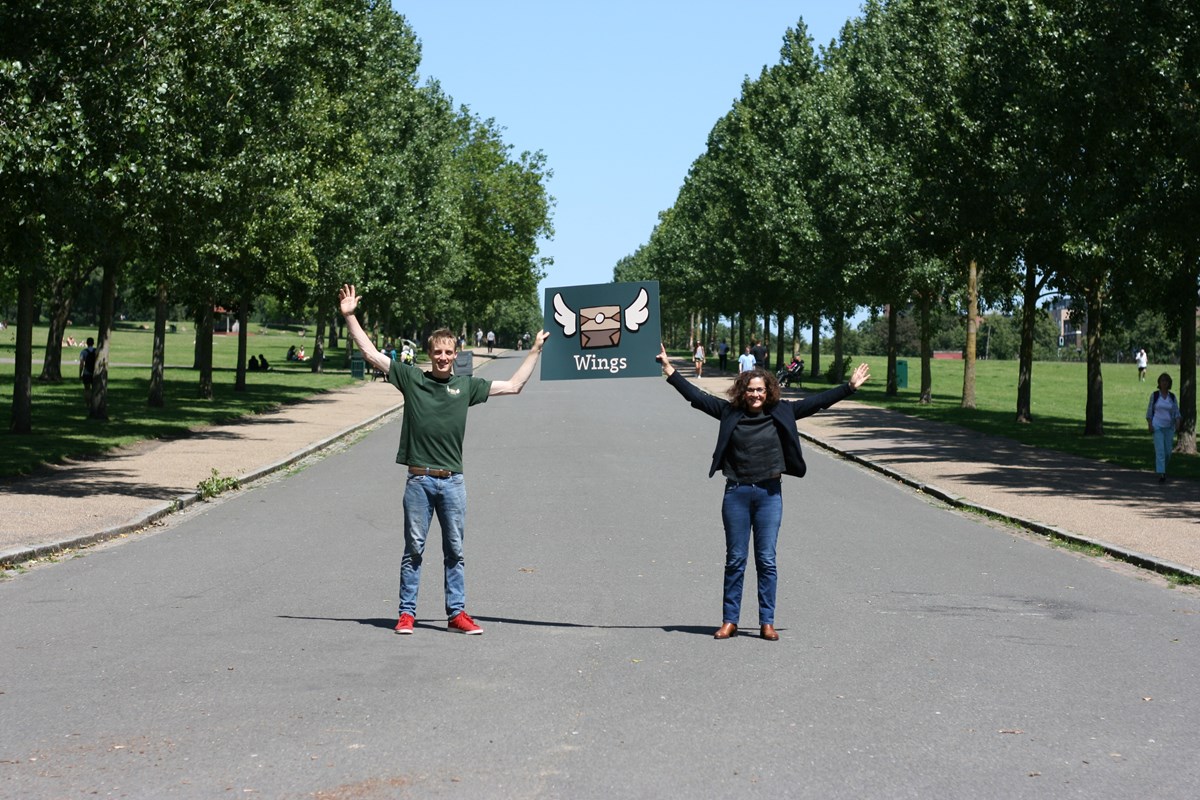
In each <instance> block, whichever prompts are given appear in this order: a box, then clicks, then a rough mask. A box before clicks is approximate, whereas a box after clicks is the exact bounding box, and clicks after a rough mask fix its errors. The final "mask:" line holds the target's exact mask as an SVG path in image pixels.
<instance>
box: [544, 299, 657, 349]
mask: <svg viewBox="0 0 1200 800" xmlns="http://www.w3.org/2000/svg"><path fill="white" fill-rule="evenodd" d="M649 301H650V296H649V294H647V292H646V289H645V287H641V288H640V289H639V291H638V294H637V297H635V298H634V300H633V302H632V303H631V304H630V305H629V306H627V307H626V308H621V307H620V306H588V307H587V308H581V309H579V311H578V312H575V311H572V310H571V307H570V306H568V305H567V301H566V300H564V299H563V296H562V292H556V293H555V295H554V321H555V322H557V323H558V325H559V327H561V328H562V329H563V334H564V335H565V336H567V337H572V336H574V335H575V332H576V331H578V332H579V346H580V347H581V348H588V349H593V348H600V347H616V346H618V345H619V344H620V343H621V329H622V328H624V329H625V330H627V331H629V332H630V333H637V331H638V329H639V328H640V327H641V326H642V325H643V324H644V323H645V322H646V320H647V319H649V317H650V310H649V308H648V305H649Z"/></svg>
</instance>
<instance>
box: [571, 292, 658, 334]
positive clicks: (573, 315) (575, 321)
mask: <svg viewBox="0 0 1200 800" xmlns="http://www.w3.org/2000/svg"><path fill="white" fill-rule="evenodd" d="M643 291H645V290H644V289H643ZM554 321H555V322H557V323H558V324H559V325H561V326H562V329H563V335H564V336H574V335H575V326H576V324H577V323H578V318H577V317H576V315H575V312H574V311H572V310H571V309H570V308H569V307H568V306H567V302H566V301H565V300H563V297H562V292H555V293H554Z"/></svg>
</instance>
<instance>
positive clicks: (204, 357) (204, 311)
mask: <svg viewBox="0 0 1200 800" xmlns="http://www.w3.org/2000/svg"><path fill="white" fill-rule="evenodd" d="M212 354H213V301H212V300H211V299H209V300H206V301H205V302H204V306H203V307H202V308H201V309H200V324H199V326H197V327H196V362H197V364H198V365H199V368H200V383H199V385H198V386H197V389H196V396H197V397H199V398H200V399H201V400H212V399H213V363H212Z"/></svg>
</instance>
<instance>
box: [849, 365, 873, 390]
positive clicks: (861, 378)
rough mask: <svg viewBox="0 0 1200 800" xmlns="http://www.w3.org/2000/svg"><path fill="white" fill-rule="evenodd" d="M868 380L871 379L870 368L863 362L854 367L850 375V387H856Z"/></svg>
mask: <svg viewBox="0 0 1200 800" xmlns="http://www.w3.org/2000/svg"><path fill="white" fill-rule="evenodd" d="M869 380H871V368H870V367H868V366H867V365H866V362H864V363H862V364H859V365H858V366H857V367H855V368H854V374H853V375H851V376H850V388H851V389H858V387H860V386H862V385H863V384H864V383H866V382H867V381H869Z"/></svg>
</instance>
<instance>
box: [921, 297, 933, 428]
mask: <svg viewBox="0 0 1200 800" xmlns="http://www.w3.org/2000/svg"><path fill="white" fill-rule="evenodd" d="M932 307H933V298H932V297H931V295H930V293H928V292H927V293H925V294H922V295H921V399H920V400H919V401H918V402H919V403H920V404H921V405H923V406H927V405H930V404H931V403H933V331H932V330H931V329H930V328H931V322H930V319H929V318H930V316H931V315H932V313H931V312H932Z"/></svg>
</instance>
